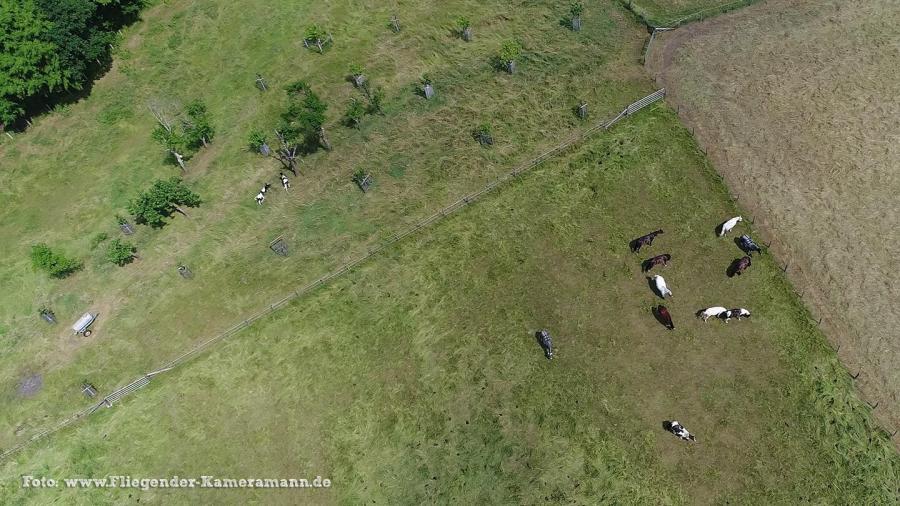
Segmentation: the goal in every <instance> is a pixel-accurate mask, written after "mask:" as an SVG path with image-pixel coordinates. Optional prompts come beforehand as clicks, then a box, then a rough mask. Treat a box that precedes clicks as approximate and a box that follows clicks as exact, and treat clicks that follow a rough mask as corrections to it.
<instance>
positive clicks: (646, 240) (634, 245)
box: [628, 229, 663, 253]
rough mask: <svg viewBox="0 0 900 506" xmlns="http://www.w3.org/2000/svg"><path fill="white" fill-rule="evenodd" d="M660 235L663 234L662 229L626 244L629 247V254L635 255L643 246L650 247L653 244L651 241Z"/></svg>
mask: <svg viewBox="0 0 900 506" xmlns="http://www.w3.org/2000/svg"><path fill="white" fill-rule="evenodd" d="M661 233H663V231H662V229H660V230H657V231H655V232H650V233H649V234H647V235H642V236H640V237H638V238H637V239H635V240H633V241H631V242H630V243H629V244H628V245H629V246H630V247H631V252H632V253H637V252H638V251H640V250H641V248H643V247H644V246H650V245H651V244H653V239H655V238H656V236H658V235H659V234H661Z"/></svg>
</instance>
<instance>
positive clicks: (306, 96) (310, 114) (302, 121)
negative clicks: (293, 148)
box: [278, 81, 328, 150]
mask: <svg viewBox="0 0 900 506" xmlns="http://www.w3.org/2000/svg"><path fill="white" fill-rule="evenodd" d="M287 92H288V107H287V110H286V111H285V112H284V113H282V115H281V119H282V123H281V126H280V127H279V128H278V131H279V132H280V135H282V136H283V137H284V141H285V143H287V144H296V143H297V142H302V143H303V144H304V145H305V146H306V147H307V148H308V149H310V150H315V146H317V145H318V144H319V143H321V139H322V138H323V137H324V124H325V111H326V110H327V109H328V106H327V105H326V104H325V102H323V101H322V99H320V98H319V96H318V95H316V94H315V92H313V91H312V89H311V88H310V87H309V85H308V84H307V83H306V82H304V81H296V82H294V83H291V84H290V85H288V87H287ZM322 144H324V143H322Z"/></svg>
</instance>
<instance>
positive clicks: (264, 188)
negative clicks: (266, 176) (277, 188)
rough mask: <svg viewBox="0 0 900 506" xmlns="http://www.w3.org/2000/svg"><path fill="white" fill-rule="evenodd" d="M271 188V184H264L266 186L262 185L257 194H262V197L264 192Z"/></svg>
mask: <svg viewBox="0 0 900 506" xmlns="http://www.w3.org/2000/svg"><path fill="white" fill-rule="evenodd" d="M271 186H272V183H266V184H264V185H263V187H262V189H261V190H259V193H262V194H263V195H265V194H266V192H267V191H269V188H270V187H271Z"/></svg>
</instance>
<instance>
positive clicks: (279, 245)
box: [269, 235, 288, 257]
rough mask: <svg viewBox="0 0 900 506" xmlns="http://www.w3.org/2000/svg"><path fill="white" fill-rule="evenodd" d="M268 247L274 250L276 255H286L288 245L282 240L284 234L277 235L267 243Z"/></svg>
mask: <svg viewBox="0 0 900 506" xmlns="http://www.w3.org/2000/svg"><path fill="white" fill-rule="evenodd" d="M269 249H271V250H272V251H274V252H275V254H276V255H278V256H282V257H286V256H288V245H287V243H286V242H284V236H281V235H279V236H278V237H276V238H275V240H273V241H272V242H270V243H269Z"/></svg>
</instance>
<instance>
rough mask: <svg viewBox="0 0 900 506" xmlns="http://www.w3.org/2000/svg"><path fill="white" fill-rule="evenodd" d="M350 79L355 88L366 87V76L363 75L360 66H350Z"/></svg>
mask: <svg viewBox="0 0 900 506" xmlns="http://www.w3.org/2000/svg"><path fill="white" fill-rule="evenodd" d="M350 79H351V80H352V81H353V85H354V86H356V87H357V88H364V87H365V85H366V76H365V75H364V74H363V68H362V65H360V64H358V63H354V64H352V65H350Z"/></svg>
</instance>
